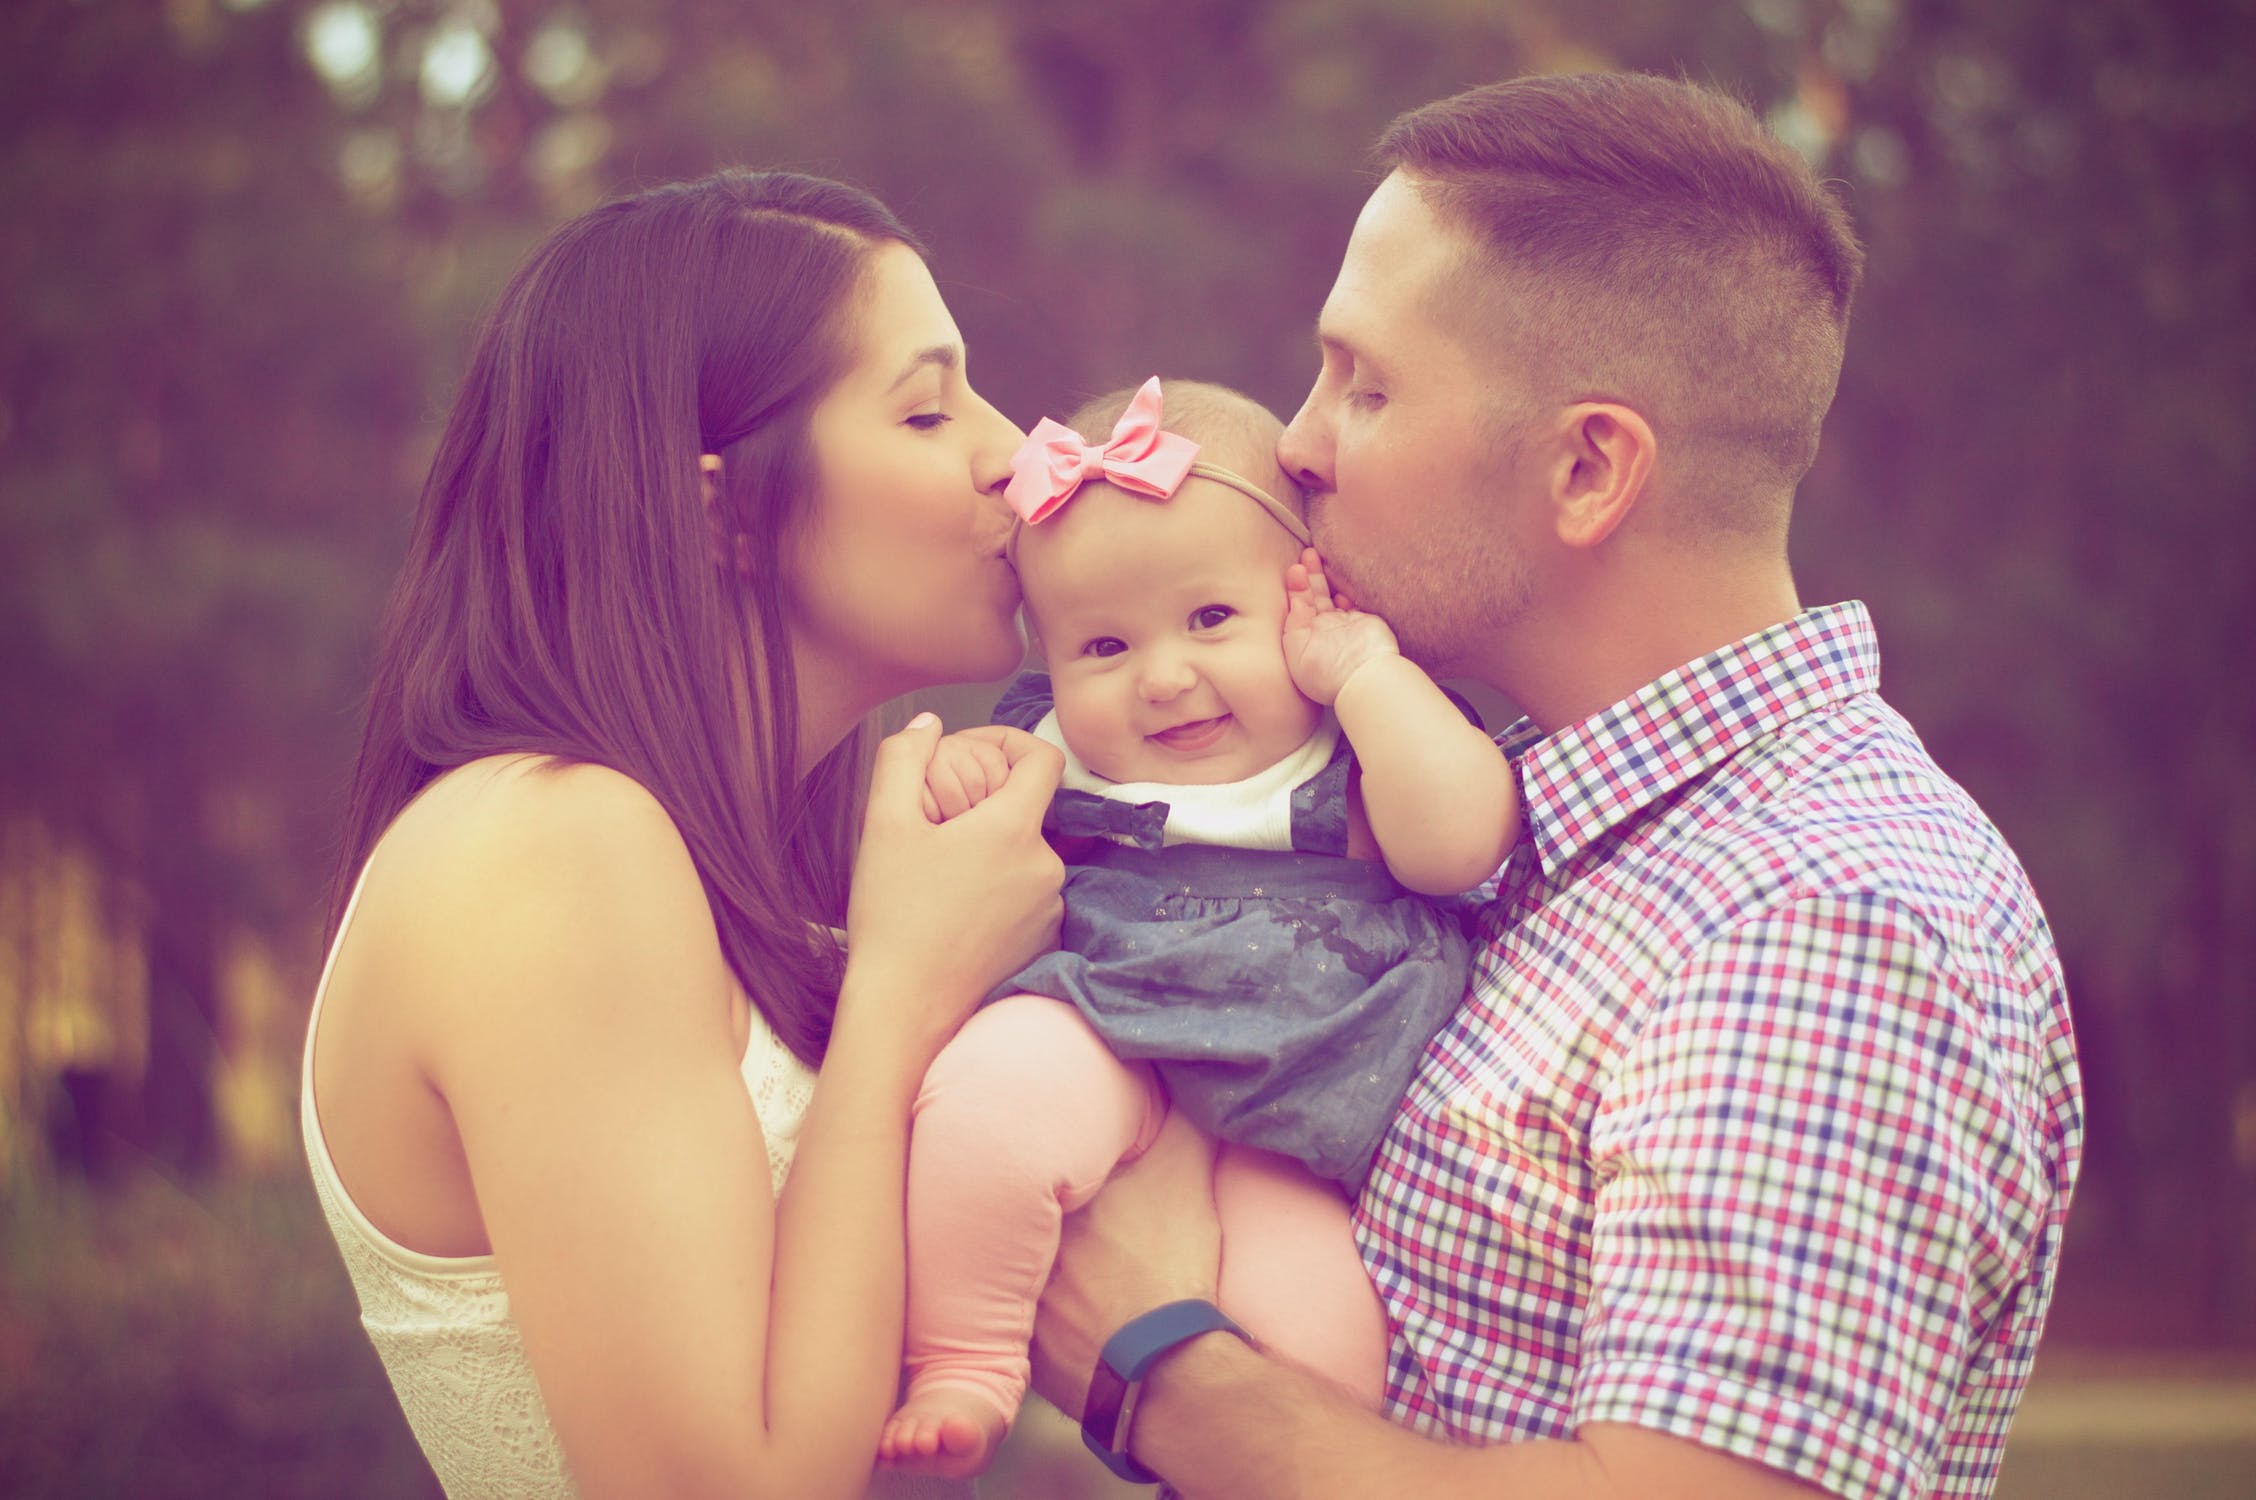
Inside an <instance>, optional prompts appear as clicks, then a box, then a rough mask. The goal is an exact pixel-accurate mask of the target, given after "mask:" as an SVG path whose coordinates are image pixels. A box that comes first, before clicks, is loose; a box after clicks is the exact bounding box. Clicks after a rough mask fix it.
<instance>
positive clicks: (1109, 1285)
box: [1034, 1115, 1222, 1418]
mask: <svg viewBox="0 0 2256 1500" xmlns="http://www.w3.org/2000/svg"><path fill="white" fill-rule="evenodd" d="M1221 1266H1222V1227H1221V1225H1220V1224H1219V1223H1218V1222H1217V1221H1216V1219H1215V1217H1214V1140H1213V1138H1212V1137H1210V1136H1209V1135H1207V1134H1206V1132H1205V1131H1203V1130H1200V1129H1199V1128H1198V1127H1197V1126H1196V1125H1193V1124H1191V1123H1190V1122H1189V1121H1188V1120H1185V1119H1184V1118H1183V1117H1182V1116H1181V1115H1170V1116H1169V1117H1168V1120H1167V1123H1166V1124H1165V1125H1164V1126H1162V1127H1161V1128H1160V1132H1159V1138H1158V1139H1157V1140H1155V1141H1153V1142H1152V1145H1151V1149H1150V1150H1149V1151H1146V1152H1145V1153H1144V1154H1143V1156H1142V1157H1140V1158H1139V1159H1138V1160H1137V1161H1136V1162H1135V1163H1134V1165H1132V1166H1130V1167H1128V1168H1126V1169H1125V1170H1123V1171H1121V1172H1119V1173H1117V1174H1116V1175H1115V1176H1114V1177H1113V1179H1112V1180H1111V1181H1110V1182H1108V1183H1107V1184H1105V1187H1104V1190H1103V1191H1102V1192H1100V1193H1098V1194H1097V1196H1096V1200H1095V1201H1094V1202H1092V1203H1091V1204H1090V1205H1089V1206H1088V1207H1087V1208H1084V1209H1082V1210H1081V1211H1080V1212H1079V1213H1077V1214H1073V1215H1070V1216H1069V1217H1068V1218H1067V1219H1066V1221H1065V1231H1064V1237H1063V1240H1062V1242H1061V1243H1060V1245H1059V1247H1058V1258H1057V1269H1056V1271H1055V1272H1054V1273H1053V1274H1052V1275H1051V1277H1050V1286H1049V1290H1048V1291H1046V1292H1044V1293H1043V1294H1042V1305H1041V1310H1040V1314H1039V1316H1038V1317H1037V1318H1036V1320H1035V1324H1034V1386H1035V1389H1037V1390H1039V1391H1040V1392H1041V1393H1042V1394H1043V1395H1044V1396H1045V1397H1047V1398H1048V1399H1049V1400H1050V1402H1051V1404H1053V1405H1054V1406H1056V1407H1057V1408H1058V1410H1060V1411H1062V1412H1064V1413H1066V1415H1068V1416H1071V1417H1075V1418H1078V1417H1079V1416H1080V1415H1081V1404H1082V1401H1083V1399H1084V1398H1085V1397H1086V1396H1087V1395H1088V1392H1089V1372H1090V1371H1092V1370H1094V1369H1095V1368H1096V1367H1097V1351H1098V1350H1100V1349H1102V1348H1103V1347H1104V1342H1105V1340H1106V1339H1109V1338H1111V1337H1112V1335H1113V1334H1114V1333H1115V1332H1116V1331H1117V1330H1118V1329H1119V1327H1120V1325H1121V1324H1123V1323H1125V1322H1127V1321H1128V1320H1129V1319H1130V1318H1134V1317H1137V1316H1139V1315H1141V1314H1143V1313H1147V1312H1150V1311H1151V1310H1152V1309H1153V1308H1155V1307H1158V1306H1161V1305H1162V1304H1164V1303H1168V1302H1178V1301H1181V1300H1182V1299H1184V1298H1186V1297H1202V1298H1205V1299H1206V1300H1207V1301H1210V1302H1211V1301H1212V1300H1214V1289H1215V1285H1216V1283H1217V1281H1218V1280H1219V1278H1220V1274H1221Z"/></svg>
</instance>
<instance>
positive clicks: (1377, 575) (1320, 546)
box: [1307, 495, 1536, 678]
mask: <svg viewBox="0 0 2256 1500" xmlns="http://www.w3.org/2000/svg"><path fill="white" fill-rule="evenodd" d="M1323 499H1324V497H1322V496H1319V495H1311V496H1309V497H1308V506H1307V514H1308V526H1309V531H1310V533H1311V535H1312V536H1314V538H1315V542H1316V549H1317V551H1319V552H1320V553H1322V554H1323V556H1324V559H1325V561H1326V562H1327V564H1328V563H1330V562H1331V561H1332V560H1333V557H1334V553H1333V550H1332V548H1331V546H1329V545H1328V544H1327V537H1326V533H1325V526H1324V507H1323ZM1461 540H1462V542H1463V543H1464V545H1461V546H1456V547H1450V546H1447V545H1446V539H1444V538H1439V537H1424V538H1421V539H1420V545H1419V546H1418V548H1417V549H1416V552H1415V554H1414V555H1404V556H1399V557H1394V558H1387V559H1383V560H1369V561H1368V562H1367V566H1366V567H1365V568H1364V569H1361V570H1357V569H1356V568H1355V567H1354V563H1353V561H1352V556H1350V557H1349V558H1348V559H1346V560H1345V561H1346V562H1347V566H1348V569H1349V571H1350V574H1351V576H1348V577H1346V578H1344V579H1343V580H1342V581H1343V582H1344V584H1345V585H1346V587H1347V591H1348V593H1349V596H1350V597H1351V598H1353V599H1354V601H1355V604H1356V607H1357V608H1359V609H1368V610H1370V611H1371V612H1372V613H1374V614H1376V615H1378V616H1379V617H1380V618H1382V619H1384V620H1385V621H1386V622H1387V624H1388V625H1389V626H1391V627H1392V628H1393V630H1394V638H1395V641H1396V642H1397V644H1399V645H1400V646H1401V648H1402V654H1403V655H1404V656H1406V657H1408V658H1409V659H1410V660H1411V661H1413V662H1415V663H1417V664H1418V665H1419V666H1420V667H1422V668H1424V669H1425V670H1426V672H1427V673H1428V674H1429V675H1431V676H1434V677H1437V678H1438V677H1451V676H1463V675H1466V674H1467V669H1468V668H1472V667H1475V666H1477V665H1479V664H1480V663H1481V662H1483V661H1485V660H1486V659H1487V658H1488V657H1489V656H1490V655H1491V654H1492V648H1493V647H1494V645H1495V644H1496V642H1497V639H1498V637H1499V636H1501V635H1502V634H1503V633H1504V632H1506V631H1508V630H1510V629H1511V628H1512V627H1513V626H1515V625H1517V624H1518V623H1519V622H1520V621H1521V620H1523V619H1524V618H1525V617H1526V616H1527V614H1528V612H1529V611H1530V610H1531V609H1532V608H1533V607H1534V604H1535V595H1536V589H1535V581H1534V579H1533V578H1532V577H1530V576H1529V572H1528V569H1527V566H1526V563H1525V561H1524V560H1523V559H1521V558H1520V557H1518V556H1517V555H1515V554H1514V553H1512V552H1511V551H1510V550H1509V549H1508V548H1507V547H1506V546H1505V545H1504V544H1503V542H1502V539H1501V538H1500V537H1499V536H1498V535H1497V534H1496V532H1495V531H1493V530H1490V529H1487V528H1467V529H1466V531H1465V532H1464V533H1462V534H1461Z"/></svg>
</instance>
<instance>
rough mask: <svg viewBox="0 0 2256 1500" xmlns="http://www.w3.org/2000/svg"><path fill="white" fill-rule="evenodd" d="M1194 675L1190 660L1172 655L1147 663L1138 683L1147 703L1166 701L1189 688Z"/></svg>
mask: <svg viewBox="0 0 2256 1500" xmlns="http://www.w3.org/2000/svg"><path fill="white" fill-rule="evenodd" d="M1194 675H1195V674H1193V673H1192V671H1191V664H1190V663H1189V662H1187V661H1184V660H1183V659H1182V658H1181V657H1179V656H1171V657H1166V658H1163V659H1160V660H1155V661H1152V662H1149V663H1147V664H1146V665H1145V667H1144V670H1143V673H1142V674H1141V676H1139V677H1138V679H1137V684H1136V685H1137V687H1138V688H1139V689H1141V690H1142V692H1143V695H1144V701H1145V702H1146V703H1164V702H1166V701H1167V700H1168V699H1170V698H1174V697H1178V696H1180V695H1181V694H1182V693H1183V691H1184V690H1185V689H1187V688H1189V687H1190V685H1191V682H1192V680H1193V678H1194Z"/></svg>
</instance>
